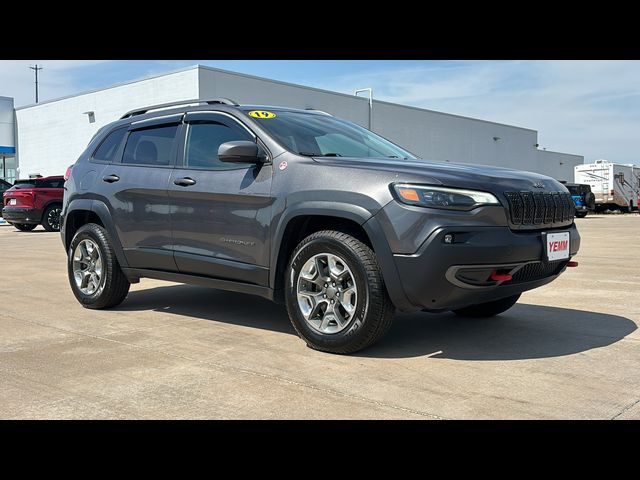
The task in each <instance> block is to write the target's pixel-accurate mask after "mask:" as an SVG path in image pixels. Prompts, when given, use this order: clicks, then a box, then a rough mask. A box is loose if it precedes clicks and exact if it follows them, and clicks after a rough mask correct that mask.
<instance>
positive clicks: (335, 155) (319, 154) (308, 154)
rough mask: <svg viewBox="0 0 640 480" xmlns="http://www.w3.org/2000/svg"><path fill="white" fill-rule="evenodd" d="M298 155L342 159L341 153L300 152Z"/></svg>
mask: <svg viewBox="0 0 640 480" xmlns="http://www.w3.org/2000/svg"><path fill="white" fill-rule="evenodd" d="M298 155H302V156H304V157H341V156H342V155H340V154H339V153H333V152H330V153H310V152H298Z"/></svg>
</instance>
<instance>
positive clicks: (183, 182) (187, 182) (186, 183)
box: [173, 177, 196, 187]
mask: <svg viewBox="0 0 640 480" xmlns="http://www.w3.org/2000/svg"><path fill="white" fill-rule="evenodd" d="M173 183H175V184H176V185H180V186H181V187H190V186H191V185H195V184H196V181H195V180H194V179H193V178H189V177H184V178H177V179H175V180H174V181H173Z"/></svg>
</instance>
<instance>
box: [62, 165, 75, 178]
mask: <svg viewBox="0 0 640 480" xmlns="http://www.w3.org/2000/svg"><path fill="white" fill-rule="evenodd" d="M72 169H73V165H69V166H68V167H67V171H66V172H64V181H65V182H66V181H67V180H69V177H70V176H71V170H72Z"/></svg>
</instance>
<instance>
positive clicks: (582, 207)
mask: <svg viewBox="0 0 640 480" xmlns="http://www.w3.org/2000/svg"><path fill="white" fill-rule="evenodd" d="M588 211H589V208H588V207H587V206H586V205H580V206H578V205H576V212H578V213H582V212H588Z"/></svg>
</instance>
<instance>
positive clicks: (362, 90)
mask: <svg viewBox="0 0 640 480" xmlns="http://www.w3.org/2000/svg"><path fill="white" fill-rule="evenodd" d="M361 92H369V130H371V120H372V119H373V88H361V89H359V90H356V91H355V93H354V95H355V96H358V94H359V93H361Z"/></svg>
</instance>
